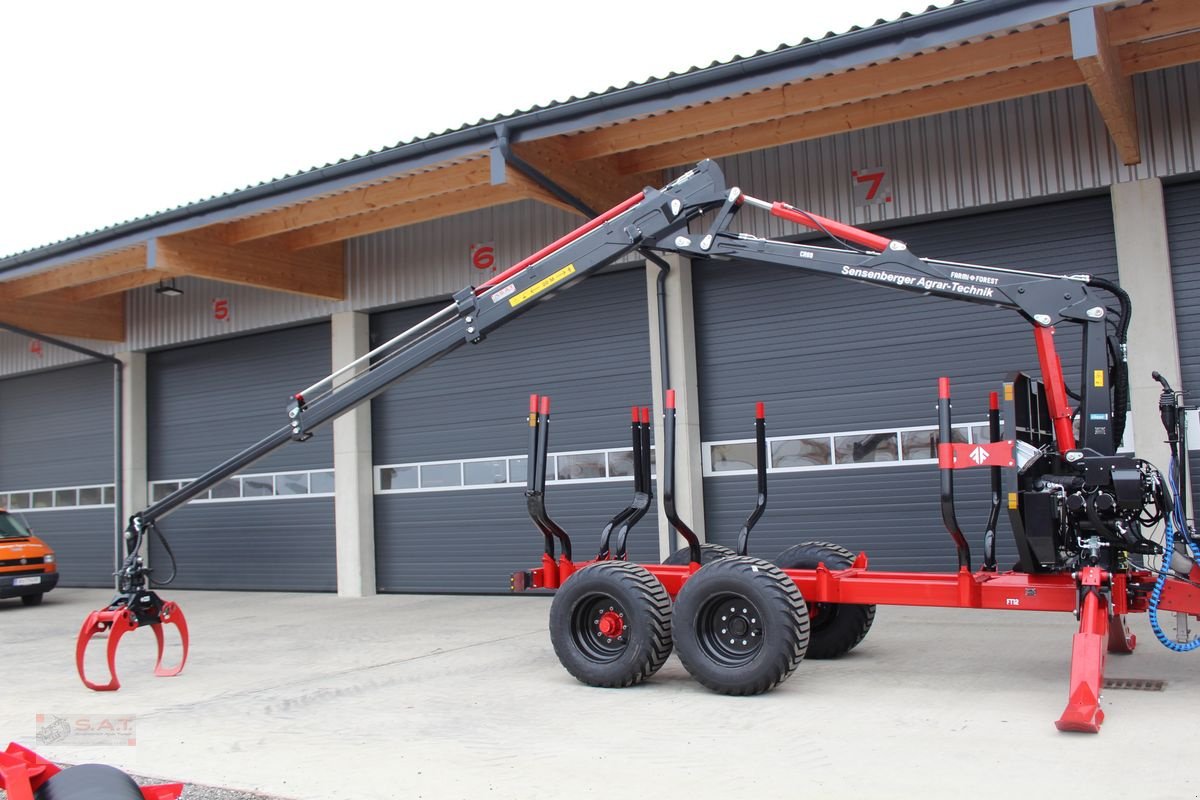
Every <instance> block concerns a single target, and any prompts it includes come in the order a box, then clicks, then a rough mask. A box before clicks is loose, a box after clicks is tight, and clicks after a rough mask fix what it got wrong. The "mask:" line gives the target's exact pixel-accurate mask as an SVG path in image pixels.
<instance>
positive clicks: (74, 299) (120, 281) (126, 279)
mask: <svg viewBox="0 0 1200 800" xmlns="http://www.w3.org/2000/svg"><path fill="white" fill-rule="evenodd" d="M173 277H175V276H174V275H172V274H171V273H169V272H163V271H162V270H158V269H143V270H140V271H138V272H130V273H127V274H125V275H118V276H116V277H114V278H107V279H105V280H102V281H93V282H91V283H85V284H82V285H80V286H72V287H69V288H67V289H59V290H58V291H57V292H54V293H52V294H49V295H46V297H47V298H50V297H52V298H54V299H57V300H65V301H67V302H70V303H81V302H83V301H85V300H93V299H95V298H97V297H106V296H108V295H110V294H120V293H121V292H125V291H128V290H130V289H137V288H138V287H141V286H149V285H151V284H154V283H158V282H159V281H163V280H169V279H170V278H173Z"/></svg>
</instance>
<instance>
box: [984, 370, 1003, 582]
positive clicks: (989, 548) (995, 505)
mask: <svg viewBox="0 0 1200 800" xmlns="http://www.w3.org/2000/svg"><path fill="white" fill-rule="evenodd" d="M988 441H990V442H991V443H992V444H995V443H996V442H998V441H1000V395H999V394H998V393H997V392H992V393H991V395H989V397H988ZM989 471H990V472H991V473H992V509H991V511H990V512H989V513H988V521H987V528H986V529H985V530H984V532H983V569H984V570H985V571H987V572H995V571H996V525H997V524H998V523H999V522H1000V501H1001V493H1000V467H991V468H990V470H989Z"/></svg>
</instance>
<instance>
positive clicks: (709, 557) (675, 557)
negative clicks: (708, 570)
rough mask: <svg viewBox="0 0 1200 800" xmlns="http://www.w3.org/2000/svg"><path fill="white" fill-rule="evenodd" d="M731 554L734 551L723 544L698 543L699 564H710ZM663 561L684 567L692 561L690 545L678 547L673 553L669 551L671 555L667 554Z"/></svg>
mask: <svg viewBox="0 0 1200 800" xmlns="http://www.w3.org/2000/svg"><path fill="white" fill-rule="evenodd" d="M732 555H734V552H733V551H732V550H730V549H729V548H728V547H726V546H725V545H723V544H709V543H705V544H702V545H700V565H701V566H703V565H705V564H711V563H712V562H714V561H716V560H717V559H718V558H728V557H729V556H732ZM663 563H664V564H670V565H672V566H676V567H686V566H687V565H688V564H690V563H692V549H691V548H690V547H683V548H680V549H679V550H676V551H675V552H674V553H671V555H669V556H667V559H666V560H665V561H663Z"/></svg>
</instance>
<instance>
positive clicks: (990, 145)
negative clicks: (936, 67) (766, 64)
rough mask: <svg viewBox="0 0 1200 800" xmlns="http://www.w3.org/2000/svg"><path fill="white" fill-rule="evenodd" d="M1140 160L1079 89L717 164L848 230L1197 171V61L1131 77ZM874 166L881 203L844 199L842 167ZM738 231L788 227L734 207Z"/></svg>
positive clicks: (749, 185) (846, 186)
mask: <svg viewBox="0 0 1200 800" xmlns="http://www.w3.org/2000/svg"><path fill="white" fill-rule="evenodd" d="M1133 82H1134V96H1135V99H1136V103H1137V109H1138V122H1139V126H1140V129H1141V140H1142V163H1141V164H1139V165H1137V166H1135V167H1126V166H1124V165H1123V164H1122V163H1121V160H1120V158H1119V157H1118V155H1117V153H1116V149H1115V148H1114V147H1113V145H1112V142H1111V140H1110V139H1109V136H1108V132H1107V131H1106V130H1105V127H1104V121H1103V120H1102V119H1101V117H1100V114H1099V112H1098V111H1097V110H1096V106H1095V102H1094V101H1093V100H1092V98H1091V96H1090V94H1089V93H1088V90H1087V89H1086V88H1085V87H1082V86H1081V87H1076V88H1073V89H1063V90H1060V91H1056V92H1049V93H1046V94H1039V95H1035V96H1033V97H1027V98H1022V99H1020V100H1012V101H1008V102H1004V103H994V104H991V105H986V106H979V107H976V108H969V109H965V110H962V111H954V112H951V113H948V114H938V115H936V116H931V117H923V118H921V119H915V120H911V121H908V122H902V123H898V124H895V125H885V126H881V127H876V128H867V129H864V130H856V131H850V132H848V133H844V134H840V135H838V136H828V137H825V138H822V139H814V140H811V141H806V142H797V143H795V144H791V145H786V146H783V147H777V148H772V149H769V150H759V151H755V152H753V153H745V154H742V155H738V156H733V157H730V158H724V159H721V160H720V161H721V165H722V168H723V169H724V170H725V172H726V176H727V177H728V179H729V181H730V183H731V184H734V185H738V186H741V187H742V189H744V190H745V191H746V192H748V193H750V194H752V195H754V196H755V197H760V198H762V199H764V200H785V201H787V202H790V203H792V204H794V205H797V206H800V207H802V208H808V209H811V210H813V211H817V212H819V213H821V214H824V215H825V216H829V217H833V218H834V219H839V220H842V221H845V222H850V223H853V224H857V225H870V224H872V223H878V222H883V221H890V220H897V219H904V218H908V217H919V216H923V215H926V214H941V213H945V212H947V211H955V210H961V209H969V208H974V207H979V206H987V205H994V204H997V203H1006V202H1010V201H1015V200H1028V199H1031V198H1037V197H1045V196H1049V195H1056V194H1066V193H1069V192H1079V191H1085V190H1089V189H1100V188H1103V187H1105V186H1109V185H1111V184H1113V183H1119V182H1122V181H1130V180H1140V179H1142V178H1149V177H1154V176H1160V177H1161V176H1169V175H1177V174H1186V173H1190V172H1195V171H1197V170H1200V99H1198V98H1200V64H1189V65H1187V66H1184V67H1178V68H1174V69H1168V70H1162V71H1159V72H1151V73H1147V74H1144V75H1138V76H1135V77H1134V79H1133ZM876 167H882V168H884V169H886V170H887V171H888V178H887V185H888V186H890V187H891V189H892V192H891V194H892V197H893V202H891V203H887V204H883V205H870V206H866V207H860V206H856V205H855V202H854V195H853V185H854V184H853V179H852V176H851V173H852V171H854V170H862V169H864V168H876ZM737 224H738V226H739V227H740V228H741V229H742V230H746V231H748V232H751V233H754V234H757V235H759V236H771V237H778V236H785V235H791V234H794V233H795V232H796V227H795V226H794V225H792V224H790V223H786V222H784V221H782V220H779V219H777V218H775V217H770V216H768V215H765V214H745V213H744V214H742V215H741V217H740V218H739V219H738V221H737Z"/></svg>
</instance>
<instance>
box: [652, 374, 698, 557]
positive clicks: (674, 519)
mask: <svg viewBox="0 0 1200 800" xmlns="http://www.w3.org/2000/svg"><path fill="white" fill-rule="evenodd" d="M663 413H664V415H665V420H664V422H665V423H666V424H665V425H664V427H663V450H665V451H666V452H664V453H663V485H662V487H661V488H662V499H663V512H664V513H665V514H666V517H667V522H668V523H669V524H670V526H671V527H672V528H673V529H674V530H675V532H676V533H677V534H679V535H680V536H682V537H683V539H684V541H686V542H687V546H688V551H689V553H690V555H689V558H690V559H691V561H692V563H693V564H699V563H700V558H701V555H702V554H701V552H700V537H699V536H697V535H696V534H695V532H694V531H693V530H692V529H691V528H689V527H688V526H687V525H686V524H684V522H683V520H681V519H680V518H679V512H678V511H677V510H676V508H675V390H674V389H667V397H666V402H664V403H663ZM672 549H673V548H672Z"/></svg>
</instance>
